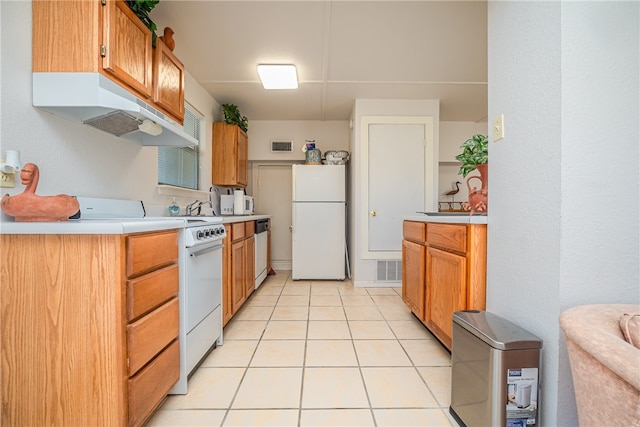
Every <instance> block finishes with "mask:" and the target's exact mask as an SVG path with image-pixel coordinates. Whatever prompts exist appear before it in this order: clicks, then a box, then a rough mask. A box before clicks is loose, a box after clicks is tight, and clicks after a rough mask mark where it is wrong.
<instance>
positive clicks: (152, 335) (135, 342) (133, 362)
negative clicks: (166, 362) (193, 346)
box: [127, 298, 180, 375]
mask: <svg viewBox="0 0 640 427" xmlns="http://www.w3.org/2000/svg"><path fill="white" fill-rule="evenodd" d="M179 322H180V321H179V309H178V298H173V299H172V300H170V301H169V302H168V303H166V304H165V305H163V306H161V307H159V308H157V309H155V310H154V311H152V312H151V313H149V314H147V315H146V316H144V317H143V318H141V319H139V320H137V321H135V322H133V323H131V324H130V325H127V346H128V347H127V348H128V356H129V375H133V374H135V373H136V372H137V371H138V370H139V369H140V368H142V367H143V366H144V365H145V364H146V363H147V362H148V361H149V360H151V359H152V358H153V356H155V355H156V354H158V353H159V352H160V350H162V349H163V348H165V347H166V346H167V344H169V343H170V342H171V341H172V340H173V339H174V338H176V337H177V336H178V325H179Z"/></svg>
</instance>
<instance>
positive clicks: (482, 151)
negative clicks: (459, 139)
mask: <svg viewBox="0 0 640 427" xmlns="http://www.w3.org/2000/svg"><path fill="white" fill-rule="evenodd" d="M460 148H463V151H462V153H460V154H458V155H457V156H456V160H458V161H460V162H462V164H461V165H460V170H459V171H458V175H462V176H463V177H466V176H467V175H469V172H471V171H473V170H475V169H476V166H478V165H484V164H486V163H488V162H489V140H488V139H487V137H486V136H484V135H481V134H477V135H473V136H472V137H471V138H470V139H467V140H466V141H465V142H464V143H463V144H462V145H461V146H460Z"/></svg>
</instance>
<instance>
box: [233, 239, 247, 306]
mask: <svg viewBox="0 0 640 427" xmlns="http://www.w3.org/2000/svg"><path fill="white" fill-rule="evenodd" d="M245 241H246V240H241V241H239V242H236V243H233V244H232V245H231V311H232V312H233V313H235V312H236V311H238V309H239V308H240V307H241V306H242V303H244V300H245V299H246V295H245V286H246V285H245V284H246V278H245V277H246V267H245V266H246V264H247V260H246V258H247V257H246V251H245V244H244V243H245Z"/></svg>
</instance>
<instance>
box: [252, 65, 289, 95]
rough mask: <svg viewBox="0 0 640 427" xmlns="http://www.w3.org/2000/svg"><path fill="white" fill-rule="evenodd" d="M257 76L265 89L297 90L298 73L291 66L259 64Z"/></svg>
mask: <svg viewBox="0 0 640 427" xmlns="http://www.w3.org/2000/svg"><path fill="white" fill-rule="evenodd" d="M258 76H260V81H261V82H262V86H263V87H264V88H265V89H297V88H298V73H297V72H296V66H295V65H291V64H288V65H287V64H260V65H258Z"/></svg>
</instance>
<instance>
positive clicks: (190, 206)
mask: <svg viewBox="0 0 640 427" xmlns="http://www.w3.org/2000/svg"><path fill="white" fill-rule="evenodd" d="M198 203H200V205H198V206H197V207H198V213H200V206H201V205H202V202H201V201H200V200H196V201H195V202H193V203H189V204H188V205H187V208H186V209H187V216H191V215H193V214H192V211H193V207H194V206H195V205H196V204H198Z"/></svg>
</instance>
